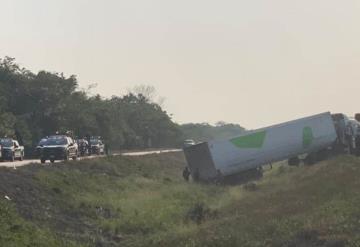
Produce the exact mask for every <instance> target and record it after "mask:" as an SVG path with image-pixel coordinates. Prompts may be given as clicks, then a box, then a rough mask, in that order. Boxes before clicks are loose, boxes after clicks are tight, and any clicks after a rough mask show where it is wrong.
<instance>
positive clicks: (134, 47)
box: [0, 0, 360, 128]
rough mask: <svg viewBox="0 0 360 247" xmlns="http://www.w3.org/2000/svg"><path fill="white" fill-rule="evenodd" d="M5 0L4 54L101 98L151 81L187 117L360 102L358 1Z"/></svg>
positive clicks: (272, 118)
mask: <svg viewBox="0 0 360 247" xmlns="http://www.w3.org/2000/svg"><path fill="white" fill-rule="evenodd" d="M0 3H1V8H0V11H1V12H0V13H1V14H0V27H1V29H0V56H5V55H8V56H12V57H15V58H16V59H17V61H18V62H19V63H20V64H21V65H22V66H24V67H26V68H28V69H30V70H33V71H35V72H37V71H38V70H41V69H45V70H49V71H53V72H55V71H56V72H64V73H65V75H71V74H76V75H77V76H78V79H79V82H80V86H81V87H86V86H87V85H89V84H92V83H97V84H98V87H97V88H96V89H95V91H96V92H99V93H100V94H102V95H104V96H111V95H121V94H123V93H125V92H126V90H127V89H128V88H130V87H133V86H135V85H138V84H151V85H153V86H155V87H156V89H157V91H158V93H159V94H160V95H162V96H164V97H165V98H166V101H165V104H164V107H165V109H166V110H167V111H168V112H169V113H172V114H173V118H174V120H175V121H177V122H180V123H183V122H205V121H207V122H211V123H212V122H216V121H218V120H224V121H227V122H235V123H239V124H241V125H243V126H245V127H248V128H255V127H261V126H265V125H269V124H273V123H278V122H281V121H284V120H290V119H294V118H297V117H301V116H305V115H310V114H313V113H319V112H322V111H327V110H330V111H333V112H344V113H347V114H351V115H353V113H354V112H360V103H359V102H360V27H359V25H360V14H359V13H360V1H358V0H343V1H340V0H338V1H333V0H297V1H291V0H247V1H245V0H234V1H230V0H222V1H219V0H217V1H210V0H181V1H171V0H151V1H150V0H131V1H130V0H129V1H121V0H102V1H100V0H91V1H90V0H88V1H86V0H71V1H70V0H2V1H0Z"/></svg>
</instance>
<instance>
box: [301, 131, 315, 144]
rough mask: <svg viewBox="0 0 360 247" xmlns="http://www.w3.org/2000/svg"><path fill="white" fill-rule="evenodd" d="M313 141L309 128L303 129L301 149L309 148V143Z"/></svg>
mask: <svg viewBox="0 0 360 247" xmlns="http://www.w3.org/2000/svg"><path fill="white" fill-rule="evenodd" d="M313 140H314V135H313V132H312V129H311V128H310V127H308V126H307V127H304V128H303V148H308V147H310V145H311V143H312V142H313Z"/></svg>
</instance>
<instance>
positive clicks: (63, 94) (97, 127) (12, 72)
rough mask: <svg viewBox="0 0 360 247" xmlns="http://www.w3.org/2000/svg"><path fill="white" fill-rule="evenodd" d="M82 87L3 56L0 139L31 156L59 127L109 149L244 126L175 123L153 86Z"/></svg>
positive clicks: (203, 136)
mask: <svg viewBox="0 0 360 247" xmlns="http://www.w3.org/2000/svg"><path fill="white" fill-rule="evenodd" d="M91 89H92V87H89V88H86V89H83V88H81V87H80V86H79V83H78V80H77V79H76V76H75V75H72V76H69V77H66V76H64V75H63V74H62V73H54V72H48V71H40V72H38V73H33V72H31V71H29V70H27V69H25V68H22V67H20V66H19V65H18V64H17V63H16V62H15V59H14V58H10V57H4V58H2V59H1V58H0V137H4V136H8V137H13V138H15V139H17V140H18V141H19V142H20V144H21V145H24V146H25V155H26V156H28V157H29V156H32V155H33V153H34V147H36V145H37V143H38V142H39V141H40V139H41V138H43V137H45V136H48V135H53V134H54V133H55V132H56V131H60V132H66V131H68V130H70V131H72V132H73V134H74V135H75V136H78V137H84V136H86V135H94V136H102V137H103V139H104V140H105V143H106V144H107V145H108V147H109V148H110V149H113V150H119V149H143V148H162V147H179V146H181V144H182V142H183V140H185V139H187V138H190V139H195V140H197V141H206V140H210V139H218V138H227V137H231V136H234V135H238V133H239V132H241V131H242V130H243V128H242V127H240V126H239V125H233V124H225V123H222V122H219V123H218V124H217V125H216V126H211V125H209V124H186V125H179V124H177V123H175V122H174V121H173V120H172V119H171V116H170V114H168V113H167V112H166V111H165V110H164V109H163V108H162V107H161V105H162V103H163V99H162V98H159V97H158V96H157V94H156V90H155V88H154V87H152V86H146V85H140V86H135V87H134V88H133V89H130V90H128V91H125V92H114V96H112V97H111V98H104V97H102V96H100V95H98V94H93V93H92V91H91Z"/></svg>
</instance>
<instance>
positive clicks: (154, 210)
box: [0, 153, 360, 246]
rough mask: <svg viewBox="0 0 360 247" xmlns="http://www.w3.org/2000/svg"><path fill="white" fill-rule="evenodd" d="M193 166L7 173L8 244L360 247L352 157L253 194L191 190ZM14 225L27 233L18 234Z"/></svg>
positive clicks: (273, 176)
mask: <svg viewBox="0 0 360 247" xmlns="http://www.w3.org/2000/svg"><path fill="white" fill-rule="evenodd" d="M184 166H185V161H184V157H183V155H182V154H181V153H177V154H175V153H174V154H161V155H150V156H145V157H108V158H101V159H93V160H83V161H80V162H76V163H74V162H68V163H65V164H56V165H52V166H45V167H44V166H29V167H24V168H22V169H18V170H16V171H13V170H6V169H4V170H2V172H1V174H0V175H1V177H0V181H2V182H0V190H1V191H4V193H6V194H8V195H9V196H10V197H11V198H14V200H13V201H10V202H8V201H2V202H1V203H0V214H1V215H3V217H1V219H0V221H1V222H0V223H1V227H0V236H1V237H0V241H8V242H12V241H14V243H16V244H15V245H13V246H71V244H74V243H76V244H75V245H77V246H78V245H83V246H119V245H120V246H360V237H359V236H360V230H359V229H360V194H359V191H360V190H359V189H360V179H359V176H360V160H359V159H358V158H355V157H350V156H342V157H338V158H335V159H332V160H329V161H326V162H322V163H319V164H317V165H315V166H311V167H306V166H300V167H288V166H286V165H284V164H277V165H276V166H274V168H273V169H272V170H267V171H266V172H265V176H264V178H263V179H261V180H259V181H257V182H256V186H255V187H253V188H254V189H253V190H248V189H246V188H244V186H241V185H238V186H215V185H204V184H194V183H186V182H184V181H183V179H182V177H181V171H182V169H183V167H184ZM7 178H8V179H7ZM14 181H15V182H14ZM11 188H13V189H11ZM4 215H5V216H4ZM3 221H4V222H3ZM9 222H12V223H9ZM14 225H21V227H20V228H19V227H15V229H16V232H13V230H14V227H12V226H14ZM5 226H6V227H5ZM11 229H12V230H11ZM13 239H15V240H13ZM10 240H11V241H10ZM16 241H17V242H16ZM8 242H0V246H11V245H4V244H1V243H8ZM34 243H36V244H34ZM48 243H49V244H48ZM331 244H337V245H331Z"/></svg>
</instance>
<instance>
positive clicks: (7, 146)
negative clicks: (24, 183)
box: [0, 138, 25, 161]
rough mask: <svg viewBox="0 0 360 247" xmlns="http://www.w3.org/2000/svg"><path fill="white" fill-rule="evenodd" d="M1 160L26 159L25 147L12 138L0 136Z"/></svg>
mask: <svg viewBox="0 0 360 247" xmlns="http://www.w3.org/2000/svg"><path fill="white" fill-rule="evenodd" d="M0 146H1V160H3V161H4V160H10V161H14V160H16V159H18V160H23V159H24V154H25V153H24V147H23V146H20V145H19V142H18V141H16V140H13V139H12V138H0Z"/></svg>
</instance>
